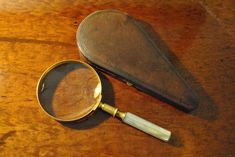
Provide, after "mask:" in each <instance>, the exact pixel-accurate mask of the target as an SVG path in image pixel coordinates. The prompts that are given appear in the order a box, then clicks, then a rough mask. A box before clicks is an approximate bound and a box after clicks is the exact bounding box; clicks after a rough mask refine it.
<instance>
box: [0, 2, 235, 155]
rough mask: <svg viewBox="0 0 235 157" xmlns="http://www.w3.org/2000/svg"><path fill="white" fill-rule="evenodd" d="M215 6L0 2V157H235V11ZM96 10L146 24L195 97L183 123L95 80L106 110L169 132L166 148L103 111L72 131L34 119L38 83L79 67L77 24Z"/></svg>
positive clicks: (108, 81)
mask: <svg viewBox="0 0 235 157" xmlns="http://www.w3.org/2000/svg"><path fill="white" fill-rule="evenodd" d="M219 4H220V5H219ZM219 4H216V3H215V2H214V3H213V2H211V1H184V2H178V1H176V0H171V1H167V2H166V1H160V0H159V1H155V0H149V1H144V0H139V1H134V0H127V1H124V0H123V1H111V0H104V1H101V0H98V1H92V0H91V1H86V0H84V1H82V0H77V1H65V0H58V1H48V0H42V1H25V0H21V1H19V0H8V1H3V0H1V1H0V156H89V157H93V156H100V157H110V156H113V157H114V156H123V157H134V156H140V157H144V156H148V157H156V156H168V157H174V156H177V157H180V156H183V157H194V156H198V157H204V156H207V157H221V156H224V157H225V156H226V157H230V156H231V157H232V156H234V154H235V150H234V148H235V147H234V141H235V136H234V126H235V108H234V104H235V99H234V97H235V95H234V94H235V85H234V80H235V78H234V76H235V74H234V61H235V54H234V50H235V44H234V41H235V39H234V32H235V31H234V30H235V29H234V24H235V19H234V15H235V14H234V10H233V9H232V8H235V5H234V2H233V1H225V2H224V3H222V2H221V3H219ZM221 5H222V6H224V7H221ZM99 9H119V10H121V11H125V12H127V13H129V14H130V15H132V16H134V17H135V18H137V19H139V20H142V21H145V22H146V23H148V24H150V25H151V26H152V27H153V29H154V31H155V32H157V33H158V34H159V37H160V39H161V43H162V45H163V47H164V48H165V49H166V51H167V52H169V53H171V54H172V56H174V57H172V61H173V62H174V64H175V65H177V66H178V67H180V68H181V69H184V71H185V72H182V75H183V76H184V77H185V78H186V79H187V81H189V82H190V84H191V85H192V86H193V87H194V88H195V90H196V92H197V93H198V95H199V97H200V100H201V103H200V105H199V107H198V109H196V110H195V111H194V112H192V113H184V112H182V111H180V110H177V109H175V108H173V107H171V106H170V105H168V104H167V103H165V102H162V101H160V100H158V99H156V98H154V97H151V96H149V95H147V94H144V93H142V92H140V91H138V90H136V89H134V88H132V87H128V86H127V85H125V84H124V83H122V82H120V81H118V80H116V79H114V78H112V77H110V76H108V75H105V74H102V78H103V79H102V81H103V82H104V83H103V84H104V85H105V87H104V93H103V95H104V100H103V101H104V102H106V103H111V104H115V106H117V107H118V108H120V109H122V110H124V111H130V112H132V113H135V114H137V115H139V116H141V117H143V118H145V119H148V120H149V121H151V122H153V123H156V124H158V125H160V126H163V127H164V128H167V129H169V130H171V131H172V133H173V138H172V140H171V141H170V142H169V143H164V142H161V141H160V140H156V139H155V138H153V137H151V136H148V135H146V134H144V133H142V132H140V131H138V130H136V129H133V128H132V127H128V126H126V125H124V124H122V123H121V122H120V121H119V120H117V119H113V118H111V117H109V116H108V115H107V114H105V113H103V112H101V111H97V112H96V113H94V115H93V116H92V117H90V118H89V119H87V120H85V121H82V122H73V123H59V122H57V121H55V120H53V119H51V118H50V117H48V116H47V115H45V114H44V112H43V111H41V109H40V107H39V105H38V103H37V100H36V95H35V90H36V84H37V81H38V79H39V77H40V75H41V74H42V72H43V71H44V70H45V69H46V68H47V67H48V66H50V65H52V64H53V63H55V62H57V61H61V60H64V59H79V53H78V49H77V46H76V38H75V36H76V29H77V27H78V24H79V23H80V22H81V21H82V19H83V18H85V17H86V16H87V15H88V14H90V13H91V12H93V11H96V10H99ZM218 10H219V11H218Z"/></svg>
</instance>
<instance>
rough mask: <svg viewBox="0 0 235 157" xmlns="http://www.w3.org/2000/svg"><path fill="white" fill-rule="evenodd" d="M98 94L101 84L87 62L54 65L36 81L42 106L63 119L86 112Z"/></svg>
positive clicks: (97, 98)
mask: <svg viewBox="0 0 235 157" xmlns="http://www.w3.org/2000/svg"><path fill="white" fill-rule="evenodd" d="M42 88H43V90H42V91H41V89H42ZM40 91H41V92H40ZM100 97H101V84H100V81H99V78H98V76H97V75H96V73H95V72H94V71H93V70H91V69H90V68H88V67H87V66H86V65H84V64H82V63H78V62H69V63H64V64H61V65H59V66H57V67H55V68H54V69H52V70H51V71H50V72H49V73H48V74H47V75H46V76H45V77H44V79H43V80H42V82H41V84H40V85H39V100H40V103H41V105H42V107H43V108H44V109H45V110H46V111H47V112H48V113H49V114H50V115H52V116H54V117H56V118H59V119H63V120H71V119H76V118H79V117H82V116H84V115H86V114H88V113H89V112H90V111H91V110H92V108H93V107H94V105H96V104H97V101H99V98H100Z"/></svg>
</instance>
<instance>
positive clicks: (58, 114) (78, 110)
mask: <svg viewBox="0 0 235 157" xmlns="http://www.w3.org/2000/svg"><path fill="white" fill-rule="evenodd" d="M36 93H37V99H38V102H39V104H40V106H41V108H42V109H43V110H44V111H45V113H46V114H47V115H49V116H50V117H52V118H54V119H56V120H58V121H75V120H79V119H83V118H85V117H87V116H89V115H91V114H92V113H93V112H94V111H95V110H96V109H97V108H101V109H102V110H103V111H105V112H107V113H109V114H111V115H112V116H113V117H118V118H120V119H121V120H122V121H123V122H124V123H126V124H129V125H131V126H133V127H135V128H137V129H139V130H141V131H143V132H145V133H147V134H150V135H152V136H154V137H156V138H158V139H161V140H163V141H168V140H169V139H170V136H171V132H170V131H168V130H166V129H163V128H162V127H160V126H157V125H156V124H153V123H151V122H149V121H147V120H145V119H143V118H140V117H138V116H136V115H134V114H132V113H129V112H121V111H119V109H117V108H115V107H113V106H110V105H108V104H105V103H102V102H101V98H102V85H101V80H100V78H99V75H98V74H97V72H96V71H95V70H94V69H93V68H92V67H91V66H90V65H88V64H86V63H84V62H82V61H79V60H66V61H61V62H58V63H55V64H54V65H52V66H51V67H49V68H48V69H47V70H46V71H45V72H44V73H43V74H42V76H41V78H40V79H39V82H38V84H37V90H36Z"/></svg>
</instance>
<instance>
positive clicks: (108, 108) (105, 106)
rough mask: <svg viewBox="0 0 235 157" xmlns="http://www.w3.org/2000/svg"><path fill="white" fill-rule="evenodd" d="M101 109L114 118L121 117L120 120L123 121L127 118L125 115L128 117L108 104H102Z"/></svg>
mask: <svg viewBox="0 0 235 157" xmlns="http://www.w3.org/2000/svg"><path fill="white" fill-rule="evenodd" d="M99 107H100V108H101V109H102V110H103V111H105V112H107V113H109V114H111V115H112V116H113V117H115V116H117V117H119V118H121V119H124V117H125V115H126V114H125V113H123V112H120V111H119V110H118V108H116V107H113V106H110V105H108V104H104V103H100V105H99Z"/></svg>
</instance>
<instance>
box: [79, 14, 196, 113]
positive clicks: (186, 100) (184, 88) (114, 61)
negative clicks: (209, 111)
mask: <svg viewBox="0 0 235 157" xmlns="http://www.w3.org/2000/svg"><path fill="white" fill-rule="evenodd" d="M77 44H78V47H79V50H80V52H81V53H82V55H83V56H84V57H85V58H86V59H87V60H88V61H89V63H91V64H93V65H95V66H96V67H98V68H100V69H102V70H103V71H105V72H108V73H109V74H112V75H114V76H116V77H117V78H119V79H121V80H123V81H125V82H128V83H130V84H132V85H133V86H134V87H136V88H138V89H140V90H142V91H144V92H147V93H149V94H151V95H153V96H156V97H157V98H161V99H162V100H164V101H166V102H168V103H170V104H173V105H174V106H176V107H178V108H180V109H183V110H185V111H191V110H193V109H194V108H195V107H196V106H197V99H196V96H195V94H194V92H193V91H192V89H191V88H190V87H189V86H188V84H187V83H186V82H185V81H184V80H183V79H182V77H181V76H180V75H179V74H178V73H177V71H176V69H175V68H174V65H173V64H172V63H171V62H170V60H169V59H168V58H167V56H166V55H165V54H164V52H162V51H161V50H160V49H159V48H158V46H157V43H155V42H154V40H152V39H151V37H150V36H149V35H148V33H146V32H145V30H144V29H143V28H142V27H141V26H140V25H139V24H138V22H137V20H135V19H134V18H132V17H131V16H129V15H128V14H126V13H123V12H120V11H116V10H101V11H96V12H94V13H92V14H90V15H89V16H87V17H86V18H85V19H84V20H83V21H82V22H81V24H80V25H79V28H78V31H77Z"/></svg>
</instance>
